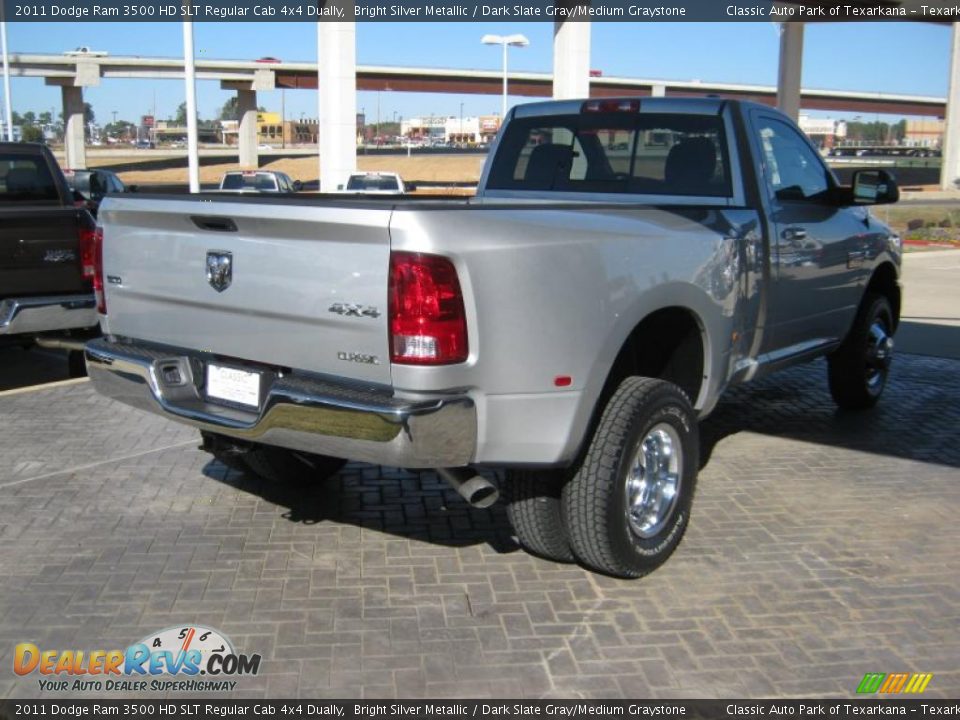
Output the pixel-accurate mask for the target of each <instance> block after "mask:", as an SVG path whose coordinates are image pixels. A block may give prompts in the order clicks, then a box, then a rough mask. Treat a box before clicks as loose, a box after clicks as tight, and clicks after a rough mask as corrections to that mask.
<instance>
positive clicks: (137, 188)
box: [127, 185, 140, 193]
mask: <svg viewBox="0 0 960 720" xmlns="http://www.w3.org/2000/svg"><path fill="white" fill-rule="evenodd" d="M127 192H132V193H133V192H140V186H139V185H127Z"/></svg>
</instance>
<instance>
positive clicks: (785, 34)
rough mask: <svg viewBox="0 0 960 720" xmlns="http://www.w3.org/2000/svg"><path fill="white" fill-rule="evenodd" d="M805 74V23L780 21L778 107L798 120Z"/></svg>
mask: <svg viewBox="0 0 960 720" xmlns="http://www.w3.org/2000/svg"><path fill="white" fill-rule="evenodd" d="M802 74H803V23H800V22H785V23H780V69H779V71H778V72H777V107H778V108H779V109H780V110H781V111H782V112H783V113H785V114H786V115H789V116H790V117H791V118H793V120H794V122H796V121H797V120H798V119H799V118H800V78H801V76H802Z"/></svg>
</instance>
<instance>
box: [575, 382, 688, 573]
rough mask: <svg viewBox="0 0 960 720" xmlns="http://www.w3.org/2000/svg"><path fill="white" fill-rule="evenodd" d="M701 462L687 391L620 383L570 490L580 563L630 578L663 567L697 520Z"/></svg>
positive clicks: (654, 384)
mask: <svg viewBox="0 0 960 720" xmlns="http://www.w3.org/2000/svg"><path fill="white" fill-rule="evenodd" d="M698 456H699V433H698V427H697V421H696V417H695V415H694V412H693V408H692V407H691V406H690V401H689V400H687V396H686V395H685V394H684V393H683V391H682V390H680V388H678V387H677V386H676V385H674V384H672V383H669V382H666V381H663V380H658V379H653V378H642V377H629V378H626V379H625V380H624V381H623V382H622V383H620V386H619V387H618V388H617V390H616V392H614V394H613V396H612V397H611V398H610V401H609V403H608V404H607V407H606V409H605V410H604V412H603V416H602V417H601V419H600V423H599V425H598V426H597V429H596V432H595V433H594V435H593V439H592V440H591V442H590V447H589V448H588V450H587V453H586V455H585V457H584V459H583V463H582V464H581V466H580V468H579V470H578V471H577V473H576V474H575V475H574V477H573V478H572V479H571V480H570V482H568V483H567V484H566V485H565V486H564V489H563V516H564V525H565V527H566V529H567V536H568V538H569V541H570V546H571V548H572V549H573V553H574V555H576V557H577V559H578V560H580V561H581V562H583V563H584V564H585V565H588V566H589V567H591V568H593V569H595V570H599V571H600V572H603V573H606V574H608V575H613V576H616V577H623V578H636V577H640V576H642V575H645V574H646V573H648V572H650V571H651V570H653V569H655V568H657V567H658V566H660V565H662V564H663V563H664V562H665V561H666V560H667V558H668V557H670V555H671V553H673V551H674V550H675V549H676V548H677V545H679V543H680V539H681V538H682V537H683V533H684V531H685V530H686V527H687V523H688V521H689V518H690V505H691V503H692V501H693V492H694V485H695V484H696V479H697V470H698Z"/></svg>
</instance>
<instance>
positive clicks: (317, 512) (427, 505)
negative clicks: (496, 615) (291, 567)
mask: <svg viewBox="0 0 960 720" xmlns="http://www.w3.org/2000/svg"><path fill="white" fill-rule="evenodd" d="M203 472H204V474H205V475H206V476H207V477H209V478H212V479H214V480H218V481H220V482H223V483H225V484H227V485H230V486H232V487H235V488H237V489H238V490H242V491H244V492H247V493H251V494H253V495H256V496H258V497H261V498H263V499H264V500H266V501H268V502H270V503H273V504H274V505H278V506H280V507H284V508H287V511H286V512H285V513H284V514H283V517H284V518H286V519H287V520H289V521H290V522H293V523H301V524H304V525H314V524H317V523H320V522H323V521H325V520H329V521H332V522H334V523H345V524H349V525H355V526H357V527H363V528H368V529H371V530H378V531H381V532H385V533H389V534H391V535H396V536H398V537H403V538H406V539H410V540H421V541H425V542H430V543H436V544H440V545H446V546H450V547H466V546H469V545H477V544H480V543H486V544H488V545H489V546H490V547H491V548H493V549H494V550H495V551H496V552H498V553H508V552H514V551H516V550H518V549H519V548H518V546H517V544H516V543H515V542H514V540H513V538H512V534H513V532H512V530H511V528H510V523H509V521H508V520H507V517H506V512H505V510H504V508H503V506H502V504H497V505H494V506H493V507H492V508H490V509H487V510H476V509H474V508H471V507H470V506H469V505H467V503H466V502H465V501H464V500H463V499H462V498H461V497H460V496H459V495H457V493H456V492H454V491H453V490H452V489H451V488H450V487H449V486H448V485H447V483H446V482H444V481H443V480H441V479H440V478H439V477H438V476H437V475H436V474H435V473H432V472H415V471H408V470H401V469H397V468H385V467H380V466H376V465H365V464H362V463H350V464H349V465H347V467H346V468H344V469H343V470H342V471H341V472H340V473H339V474H337V475H335V476H333V477H331V478H329V479H327V480H326V481H322V482H317V483H316V484H311V485H306V486H305V485H300V484H297V483H292V482H291V483H284V484H277V483H272V482H268V481H266V480H262V479H260V478H259V477H257V476H255V475H252V474H249V473H243V472H240V471H237V470H230V469H228V468H226V467H225V466H224V465H222V464H221V463H219V462H217V461H213V460H212V461H211V462H209V463H207V465H206V466H205V467H204V470H203Z"/></svg>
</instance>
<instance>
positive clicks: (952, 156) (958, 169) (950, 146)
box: [940, 23, 960, 190]
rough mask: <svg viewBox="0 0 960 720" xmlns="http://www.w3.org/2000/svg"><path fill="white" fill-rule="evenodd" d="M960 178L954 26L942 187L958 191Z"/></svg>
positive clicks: (959, 54)
mask: <svg viewBox="0 0 960 720" xmlns="http://www.w3.org/2000/svg"><path fill="white" fill-rule="evenodd" d="M958 177H960V24H958V23H954V24H953V39H952V42H951V52H950V80H949V85H948V89H947V114H946V118H945V122H944V127H943V163H942V164H941V165H940V187H941V188H942V189H943V190H956V188H957V186H956V185H954V180H956V179H957V178H958Z"/></svg>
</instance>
